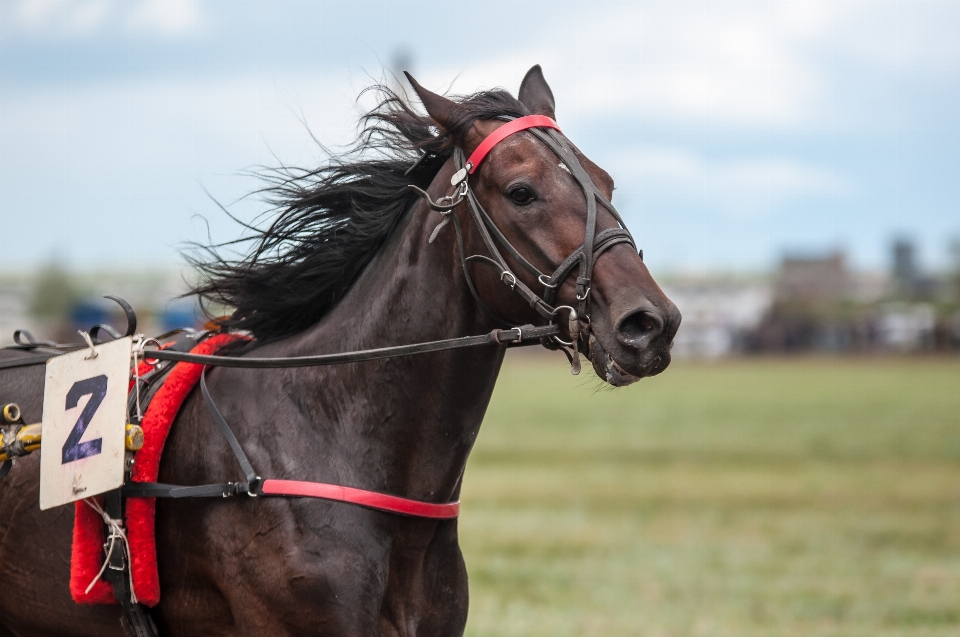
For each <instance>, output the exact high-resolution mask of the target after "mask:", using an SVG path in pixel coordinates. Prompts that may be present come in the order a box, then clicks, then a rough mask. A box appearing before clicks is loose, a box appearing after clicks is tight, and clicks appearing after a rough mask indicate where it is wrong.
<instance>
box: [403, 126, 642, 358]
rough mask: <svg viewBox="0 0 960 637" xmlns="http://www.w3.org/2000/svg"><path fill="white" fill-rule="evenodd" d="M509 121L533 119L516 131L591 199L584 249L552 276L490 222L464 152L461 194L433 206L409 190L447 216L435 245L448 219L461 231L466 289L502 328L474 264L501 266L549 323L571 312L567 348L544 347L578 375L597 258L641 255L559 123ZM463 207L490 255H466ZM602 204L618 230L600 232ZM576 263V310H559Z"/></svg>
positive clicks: (549, 343) (550, 342)
mask: <svg viewBox="0 0 960 637" xmlns="http://www.w3.org/2000/svg"><path fill="white" fill-rule="evenodd" d="M504 119H505V121H508V122H522V120H524V119H530V120H533V121H532V122H531V126H530V127H522V126H515V128H518V130H517V131H516V132H520V131H522V130H528V131H530V132H531V133H533V134H534V135H535V136H536V137H537V138H538V139H539V140H540V141H542V142H543V143H544V144H546V145H547V147H548V148H550V150H551V151H553V153H554V154H555V155H556V156H557V157H558V158H559V159H560V161H561V165H562V166H565V167H566V168H567V170H568V171H569V172H570V174H571V175H572V176H573V178H574V179H575V180H576V181H577V184H578V185H579V186H580V189H581V190H582V191H583V195H584V199H585V200H586V204H587V218H586V226H585V231H584V240H583V244H581V245H580V247H578V248H577V249H575V250H574V251H573V252H572V253H571V254H570V255H569V256H568V257H567V258H566V259H564V260H563V262H562V263H560V265H559V266H557V268H556V269H555V270H554V271H553V273H552V274H550V275H548V274H546V273H544V272H541V271H540V269H539V268H537V267H536V266H535V265H533V263H531V262H530V261H529V260H528V259H526V258H525V257H524V256H523V255H522V254H520V252H519V251H518V250H517V249H516V248H515V247H514V246H513V244H511V243H510V240H509V239H507V238H506V237H505V236H504V234H503V233H502V232H501V231H500V229H499V228H498V227H497V225H496V223H494V221H493V219H491V218H490V215H489V214H487V211H486V210H485V209H484V208H483V205H482V204H481V203H480V201H479V199H477V196H476V194H475V193H474V191H473V188H471V187H470V174H471V173H472V172H473V171H475V170H476V169H477V168H478V166H476V165H472V164H471V162H470V161H469V160H466V159H465V158H464V154H463V151H462V150H461V149H460V148H459V147H458V148H456V149H455V150H454V152H453V161H454V165H455V166H456V168H457V172H456V173H454V175H453V177H452V178H451V180H450V185H451V186H453V187H454V188H455V189H456V190H455V191H454V193H453V194H452V195H447V196H444V197H441V198H439V199H438V200H437V201H433V200H431V199H430V196H429V195H428V194H427V193H426V192H424V191H423V190H421V189H420V188H417V187H416V186H410V188H413V189H414V190H416V191H417V193H418V194H419V195H420V196H421V197H422V198H423V199H424V200H425V201H426V203H427V205H428V206H429V207H430V208H431V209H433V210H435V211H437V212H439V213H440V214H441V215H443V216H444V221H442V222H441V223H440V225H438V226H437V228H436V229H435V230H434V232H433V234H432V235H431V237H430V241H431V242H432V241H433V240H434V238H435V237H436V235H437V233H438V232H439V230H440V229H441V228H442V227H443V226H444V225H445V224H446V223H447V221H448V220H449V219H453V222H454V228H455V229H456V233H457V248H458V250H459V255H460V263H461V266H462V268H463V275H464V277H465V278H466V282H467V286H468V287H469V288H470V292H471V293H472V294H473V297H474V299H475V300H476V302H477V304H478V305H479V306H480V307H481V308H482V309H483V310H484V311H485V312H486V313H487V314H488V315H489V316H491V317H492V318H494V319H495V320H496V321H498V322H500V323H507V324H509V321H507V320H505V319H503V318H502V317H500V316H498V315H497V314H496V313H494V312H493V311H492V310H490V308H489V306H488V305H487V304H486V303H485V302H484V301H483V299H482V298H480V294H479V293H478V292H477V287H476V285H475V283H474V281H473V276H472V275H471V273H470V268H469V267H468V264H469V263H470V262H471V261H479V262H482V263H488V264H490V265H492V266H494V267H496V268H497V269H498V270H499V271H500V280H501V281H502V282H503V283H504V284H506V285H507V286H508V287H509V288H510V289H511V290H513V291H514V292H516V293H517V294H519V295H520V296H521V297H522V298H523V300H524V301H526V302H527V303H528V304H529V305H530V307H532V308H533V309H534V310H536V311H537V313H538V314H540V316H542V317H543V318H545V319H547V321H548V324H550V325H552V324H554V323H555V322H556V321H557V318H558V314H559V311H560V310H561V309H566V310H567V311H568V317H567V318H568V327H569V331H570V342H569V343H567V342H564V341H562V340H561V339H560V337H559V336H557V335H554V336H551V337H548V338H544V339H542V341H541V342H542V344H543V345H544V346H546V347H548V348H549V349H558V348H562V349H563V351H564V352H565V353H567V356H568V358H570V363H571V366H572V371H573V373H575V374H576V373H578V372H579V371H580V363H579V345H578V341H579V340H580V334H582V333H584V334H585V329H588V328H589V324H590V290H591V287H590V284H591V279H592V278H593V267H594V265H595V264H596V262H597V259H599V258H600V255H601V254H603V253H604V252H605V251H606V250H608V249H609V248H611V247H613V246H615V245H617V244H618V243H629V244H630V245H631V246H632V247H633V248H634V249H635V250H636V243H635V242H634V240H633V236H632V235H631V234H630V231H628V230H627V228H626V224H624V222H623V218H622V217H621V216H620V214H619V213H618V212H617V209H616V208H614V206H613V204H612V203H610V201H609V200H608V199H607V198H606V197H605V196H604V195H603V193H602V192H600V189H599V188H597V186H596V184H594V183H593V180H592V179H591V178H590V175H589V174H587V171H586V170H585V169H584V168H583V165H582V164H581V163H580V160H579V159H578V158H577V155H576V153H575V152H574V151H573V148H572V147H571V145H570V144H569V142H568V141H567V140H566V139H565V138H564V137H563V135H562V133H560V132H559V128H557V127H556V123H555V122H553V120H550V119H549V118H545V117H544V116H528V117H526V118H517V119H513V118H504ZM543 120H547V122H549V124H548V125H549V127H543V128H541V127H538V126H536V125H535V122H538V121H540V122H542V121H543ZM488 151H489V149H488ZM485 154H486V153H484V155H485ZM471 159H472V157H471ZM481 161H482V157H481ZM464 202H466V204H467V208H468V209H469V211H470V216H471V217H472V218H473V221H474V225H475V226H476V228H477V230H478V232H479V234H480V238H481V239H482V241H483V243H484V246H486V249H487V251H488V252H489V255H482V254H475V255H470V256H466V253H465V250H464V243H463V232H462V229H461V227H460V220H459V218H458V217H457V215H456V214H455V210H456V208H457V207H458V206H460V205H461V204H462V203H464ZM598 204H599V205H600V206H603V207H604V208H606V209H607V210H608V211H609V212H610V214H612V215H613V217H614V219H616V220H617V223H618V224H619V227H616V228H608V229H607V230H603V231H601V232H599V233H598V232H597V207H598ZM498 244H499V246H500V247H501V248H502V249H503V251H504V252H506V253H507V254H508V255H510V257H512V258H513V260H514V261H515V262H516V263H519V264H520V266H521V267H522V268H524V269H525V270H527V271H528V272H529V273H530V274H532V275H533V276H534V277H536V279H537V281H538V282H539V283H540V284H541V285H543V288H544V291H543V295H542V296H541V295H538V294H537V293H536V292H534V291H533V290H531V289H530V287H529V286H527V285H526V284H525V283H524V282H523V281H522V280H520V278H519V277H518V276H517V275H516V273H515V272H514V271H513V270H512V269H511V267H510V265H509V264H508V263H507V260H506V259H505V258H504V257H503V254H502V253H501V252H500V249H498V247H497V245H498ZM638 254H639V255H640V258H641V259H642V258H643V252H642V251H640V252H638ZM577 264H579V266H580V268H579V271H578V273H577V282H576V298H577V308H576V309H574V308H573V307H571V306H569V305H560V306H555V305H554V304H555V303H556V299H557V291H558V289H559V288H560V285H561V284H562V283H563V282H564V281H565V280H566V279H567V277H568V276H569V275H570V273H571V272H573V268H574V266H575V265H577Z"/></svg>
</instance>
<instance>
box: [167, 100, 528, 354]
mask: <svg viewBox="0 0 960 637" xmlns="http://www.w3.org/2000/svg"><path fill="white" fill-rule="evenodd" d="M371 88H372V89H373V90H375V91H376V92H377V95H378V103H377V106H376V107H374V108H373V110H371V111H369V112H368V113H366V114H365V115H364V116H363V117H362V118H361V120H360V132H359V134H358V136H357V139H356V141H355V142H354V143H353V145H352V146H350V147H349V149H348V150H347V151H346V152H344V153H343V154H340V155H332V154H330V153H327V154H328V158H327V159H326V160H325V161H324V162H323V163H322V164H321V165H320V166H319V167H317V168H314V169H304V168H297V167H295V166H286V165H280V166H278V167H275V168H261V169H259V170H258V171H256V172H255V173H254V174H255V175H257V176H258V177H259V178H260V179H261V180H262V181H263V183H264V187H263V188H261V189H259V190H257V191H255V192H254V193H253V194H259V195H261V196H263V199H264V201H265V202H266V203H267V204H268V206H269V207H268V209H267V210H266V211H265V212H264V213H261V214H260V215H259V216H258V217H256V218H255V219H254V221H252V222H250V223H245V222H243V221H240V220H239V219H237V218H236V217H233V215H230V216H231V218H233V219H234V221H237V222H238V223H239V224H240V225H242V226H243V227H244V228H245V229H246V230H247V231H248V236H246V237H244V238H242V239H238V240H235V241H228V242H225V243H219V244H209V245H204V244H192V248H193V250H191V251H190V252H187V253H185V255H184V256H185V258H186V259H187V261H188V262H189V263H190V264H191V265H192V266H193V267H194V268H195V269H196V271H197V273H198V275H199V277H198V282H197V283H196V284H195V285H193V286H192V288H191V290H190V292H188V293H187V296H191V295H197V296H198V298H199V299H200V302H201V305H204V303H205V302H207V303H214V304H218V305H221V306H227V307H230V308H234V311H233V313H232V314H231V315H230V316H229V317H228V318H226V319H222V320H220V321H219V323H220V324H221V326H222V327H223V328H224V329H227V330H245V331H248V332H250V333H252V334H253V336H254V337H255V338H256V339H257V341H258V342H260V343H263V342H267V341H273V340H277V339H280V338H284V337H286V336H290V335H293V334H296V333H298V332H301V331H303V330H305V329H307V328H308V327H310V326H311V325H313V324H314V323H316V322H317V321H318V320H320V318H322V317H323V316H324V315H325V314H327V313H328V312H329V311H330V310H331V309H332V308H333V307H334V306H335V305H336V304H337V303H338V302H339V301H340V299H342V298H343V296H344V295H345V294H346V292H347V291H348V290H349V289H350V287H351V286H352V285H353V283H354V282H355V281H356V280H357V278H358V277H359V276H360V274H361V273H362V272H363V270H364V268H366V266H367V265H368V264H369V263H370V261H371V260H372V259H373V258H374V257H375V256H376V255H377V253H378V252H379V250H380V248H381V247H382V246H383V244H384V242H385V241H386V239H387V238H388V237H389V236H390V234H391V233H392V232H393V230H394V229H395V228H396V227H397V224H398V222H399V221H400V219H401V218H402V217H403V215H404V213H405V212H406V211H407V210H409V209H410V208H411V207H412V205H413V204H414V202H415V201H416V200H417V195H416V194H415V193H414V192H413V191H412V189H410V188H408V187H407V186H408V185H409V184H414V185H416V186H418V187H420V188H423V189H426V188H427V187H428V186H429V185H430V183H431V182H432V181H433V179H434V178H435V177H436V174H437V172H439V170H440V168H441V167H442V166H443V164H444V163H445V162H446V161H447V159H448V158H449V157H450V155H451V154H452V153H453V149H454V147H455V145H456V142H457V141H458V140H459V139H462V138H463V136H464V135H465V134H466V133H467V131H468V130H469V129H470V126H471V125H472V124H473V123H474V122H475V121H476V120H480V119H494V118H497V117H501V116H504V115H507V116H513V117H520V116H523V115H526V114H528V112H527V109H526V107H524V106H523V105H522V104H521V103H520V102H519V101H518V100H517V99H515V98H514V97H513V96H512V95H510V94H509V93H507V92H506V91H504V90H501V89H495V90H490V91H483V92H479V93H474V94H473V95H468V96H454V97H452V99H454V100H455V101H457V102H458V103H460V104H461V106H462V107H463V108H462V109H459V110H460V111H461V119H460V120H459V121H457V122H456V124H455V125H453V126H451V127H450V129H449V130H447V131H440V130H439V128H438V127H437V126H436V123H435V122H434V121H433V120H432V119H430V118H429V117H428V116H426V115H422V114H420V113H418V112H416V111H415V110H413V109H412V108H411V107H410V106H409V105H408V104H407V102H406V100H405V99H404V98H403V97H401V96H400V95H398V94H397V93H396V92H394V91H392V90H391V89H389V88H387V87H385V86H382V85H377V86H374V87H371ZM321 149H322V150H324V151H325V152H326V149H323V148H322V147H321ZM421 157H423V160H422V161H420V162H419V164H418V165H417V167H416V169H414V170H413V171H411V172H410V173H409V174H406V173H407V172H408V170H410V168H411V166H413V165H414V163H415V162H417V160H418V159H420V158H421ZM227 214H229V212H228V213H227ZM245 243H250V244H252V247H250V248H249V249H248V250H247V252H246V253H245V254H243V253H241V256H240V257H239V258H230V257H227V256H224V255H223V249H224V248H230V249H231V250H234V254H236V249H235V246H237V245H242V244H245ZM205 307H206V306H205Z"/></svg>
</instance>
